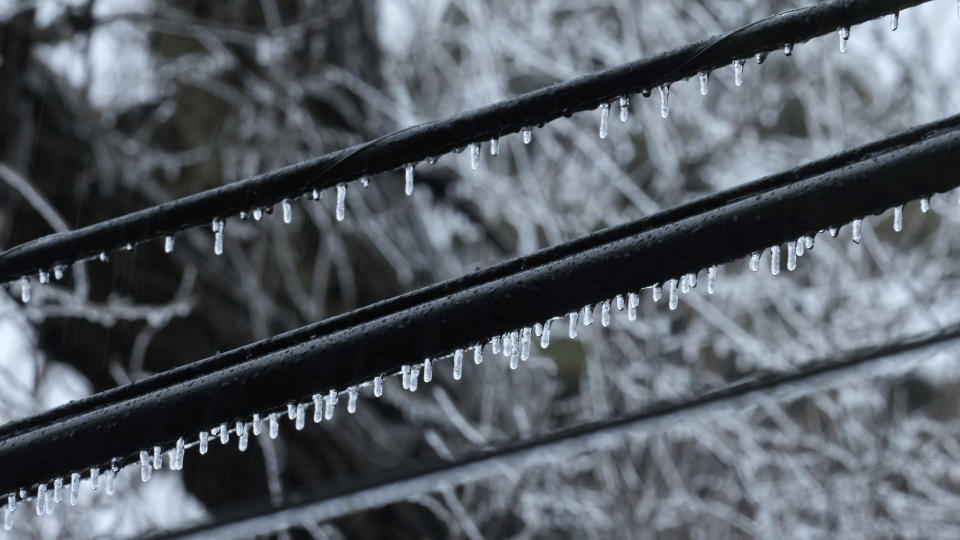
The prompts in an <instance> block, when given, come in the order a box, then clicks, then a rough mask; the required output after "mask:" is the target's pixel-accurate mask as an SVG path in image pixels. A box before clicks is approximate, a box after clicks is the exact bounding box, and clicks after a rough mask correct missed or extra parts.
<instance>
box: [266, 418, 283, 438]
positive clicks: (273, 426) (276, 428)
mask: <svg viewBox="0 0 960 540" xmlns="http://www.w3.org/2000/svg"><path fill="white" fill-rule="evenodd" d="M267 435H268V436H269V437H270V438H271V439H276V438H277V436H278V435H280V420H279V419H277V413H270V414H269V415H267Z"/></svg>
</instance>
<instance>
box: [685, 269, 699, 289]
mask: <svg viewBox="0 0 960 540" xmlns="http://www.w3.org/2000/svg"><path fill="white" fill-rule="evenodd" d="M687 281H688V282H689V283H690V288H691V289H696V288H697V273H696V272H691V273H689V274H687Z"/></svg>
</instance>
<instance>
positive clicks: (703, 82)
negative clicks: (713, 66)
mask: <svg viewBox="0 0 960 540" xmlns="http://www.w3.org/2000/svg"><path fill="white" fill-rule="evenodd" d="M709 90H710V73H709V72H706V71H701V72H700V95H701V96H705V95H707V92H708V91H709Z"/></svg>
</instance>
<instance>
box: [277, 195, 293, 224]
mask: <svg viewBox="0 0 960 540" xmlns="http://www.w3.org/2000/svg"><path fill="white" fill-rule="evenodd" d="M280 207H281V208H282V209H283V222H284V223H290V222H291V221H293V203H291V202H290V199H284V200H283V201H281V203H280Z"/></svg>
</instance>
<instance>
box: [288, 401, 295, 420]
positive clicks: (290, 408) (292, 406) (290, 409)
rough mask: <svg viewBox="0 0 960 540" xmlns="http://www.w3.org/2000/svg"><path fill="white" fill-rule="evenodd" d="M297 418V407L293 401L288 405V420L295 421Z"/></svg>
mask: <svg viewBox="0 0 960 540" xmlns="http://www.w3.org/2000/svg"><path fill="white" fill-rule="evenodd" d="M296 417H297V406H296V405H295V404H294V403H293V402H292V401H291V402H290V403H287V420H293V419H294V418H296Z"/></svg>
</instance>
